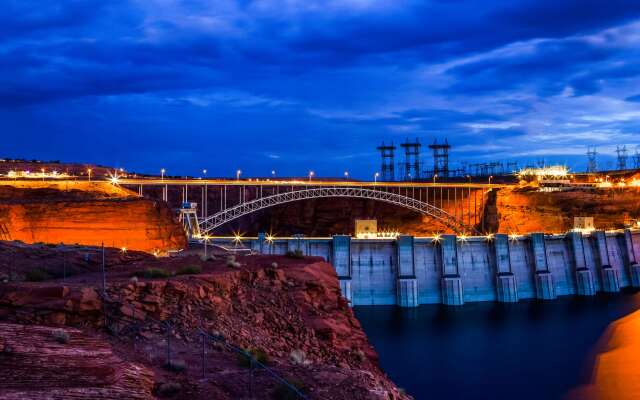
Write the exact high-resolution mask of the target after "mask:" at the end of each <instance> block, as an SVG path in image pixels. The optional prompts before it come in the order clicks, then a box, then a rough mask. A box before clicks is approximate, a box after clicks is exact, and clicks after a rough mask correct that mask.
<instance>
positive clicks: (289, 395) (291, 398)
mask: <svg viewBox="0 0 640 400" xmlns="http://www.w3.org/2000/svg"><path fill="white" fill-rule="evenodd" d="M288 382H289V385H291V386H293V387H295V388H296V389H297V390H298V391H299V392H301V393H302V394H306V392H307V387H306V385H305V384H304V382H302V381H299V380H297V379H291V380H289V381H288ZM271 398H272V399H274V400H297V399H298V398H299V397H298V394H297V393H296V392H294V391H293V390H291V388H290V387H289V386H288V385H285V384H284V383H280V384H279V385H278V386H276V388H275V389H273V392H271Z"/></svg>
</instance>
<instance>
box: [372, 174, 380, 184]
mask: <svg viewBox="0 0 640 400" xmlns="http://www.w3.org/2000/svg"><path fill="white" fill-rule="evenodd" d="M379 176H380V174H379V173H377V172H376V173H375V174H373V183H378V177H379Z"/></svg>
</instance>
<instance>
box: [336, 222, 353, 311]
mask: <svg viewBox="0 0 640 400" xmlns="http://www.w3.org/2000/svg"><path fill="white" fill-rule="evenodd" d="M331 263H332V264H333V267H334V268H335V269H336V274H337V275H338V280H339V282H340V291H341V292H342V297H344V298H345V299H346V300H347V301H348V302H349V305H352V302H353V294H352V291H351V271H352V269H351V236H349V235H335V236H333V237H332V240H331Z"/></svg>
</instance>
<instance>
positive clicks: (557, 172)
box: [518, 165, 569, 179]
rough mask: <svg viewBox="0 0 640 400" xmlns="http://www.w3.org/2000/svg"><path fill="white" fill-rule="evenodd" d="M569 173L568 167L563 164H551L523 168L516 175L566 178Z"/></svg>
mask: <svg viewBox="0 0 640 400" xmlns="http://www.w3.org/2000/svg"><path fill="white" fill-rule="evenodd" d="M568 175H569V169H568V168H567V167H565V166H564V165H552V166H549V167H543V168H523V169H521V170H520V171H519V172H518V176H519V177H521V178H523V177H535V178H537V179H542V178H566V177H567V176H568Z"/></svg>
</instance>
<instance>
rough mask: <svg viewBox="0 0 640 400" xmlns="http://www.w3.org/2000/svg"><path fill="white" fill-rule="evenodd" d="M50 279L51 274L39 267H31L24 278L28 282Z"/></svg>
mask: <svg viewBox="0 0 640 400" xmlns="http://www.w3.org/2000/svg"><path fill="white" fill-rule="evenodd" d="M48 279H51V275H49V274H48V273H46V272H45V271H43V270H41V269H32V270H31V271H29V272H27V274H26V275H25V280H27V281H29V282H42V281H46V280H48Z"/></svg>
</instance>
